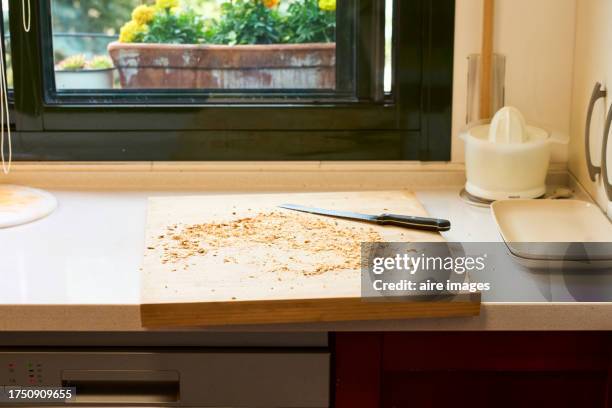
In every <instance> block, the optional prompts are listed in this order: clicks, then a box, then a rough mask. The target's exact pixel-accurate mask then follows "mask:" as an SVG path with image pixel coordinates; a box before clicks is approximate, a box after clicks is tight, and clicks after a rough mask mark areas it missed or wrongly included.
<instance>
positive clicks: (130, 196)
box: [0, 187, 612, 330]
mask: <svg viewBox="0 0 612 408" xmlns="http://www.w3.org/2000/svg"><path fill="white" fill-rule="evenodd" d="M460 189H461V188H460V187H446V188H431V189H427V188H419V189H416V193H417V196H418V198H419V199H420V200H421V202H422V203H423V204H424V206H425V207H426V209H427V210H428V212H429V214H430V215H432V216H435V217H440V218H447V219H449V220H450V221H451V222H452V225H453V228H452V230H451V231H449V232H448V233H444V235H445V237H446V238H447V240H448V241H452V242H501V238H500V235H499V233H498V231H497V227H496V225H495V222H494V220H493V218H492V217H491V214H490V210H489V209H486V208H479V207H475V206H472V205H469V204H466V203H465V202H463V201H462V200H461V199H460V198H459V190H460ZM50 191H51V192H52V193H53V194H55V195H56V197H57V199H58V201H59V207H58V209H57V211H56V212H55V213H53V214H52V215H51V216H49V217H47V218H45V219H43V220H40V221H37V222H34V223H31V224H28V225H23V226H19V227H15V228H10V229H4V230H0V254H1V260H2V263H1V264H0V279H1V282H2V285H0V330H38V329H40V330H64V329H68V328H70V329H73V330H76V329H82V330H141V329H140V327H139V325H138V304H139V298H140V281H139V276H140V271H139V268H140V262H141V257H142V252H143V249H144V226H145V216H146V205H147V198H148V197H149V196H161V195H190V194H211V193H210V192H206V193H202V192H194V191H183V192H181V191H171V192H169V191H137V192H136V191H125V190H119V191H111V190H90V191H84V190H68V189H50ZM580 198H585V197H580ZM496 273H498V275H496V276H495V277H492V281H493V282H495V284H496V285H497V287H500V288H501V287H504V288H506V289H507V290H506V289H504V290H500V291H497V292H495V293H483V296H482V300H483V313H482V315H481V316H480V317H479V318H470V319H467V320H466V319H438V320H437V321H435V322H433V321H429V322H425V321H420V322H414V321H413V322H403V323H401V322H400V323H398V322H366V323H363V325H361V326H355V324H358V323H350V322H346V323H341V324H318V325H316V326H307V325H294V326H293V327H294V328H295V329H296V330H311V329H313V328H315V329H317V330H355V329H357V330H361V329H363V330H401V329H412V328H414V329H428V330H441V329H444V328H447V329H449V330H456V329H461V328H462V327H464V328H465V329H512V328H516V329H519V328H523V329H528V328H531V329H532V330H533V329H538V328H541V329H564V328H565V329H571V328H574V329H580V328H587V329H599V330H602V329H606V328H607V329H612V304H609V303H587V302H580V299H579V296H578V298H576V293H581V292H580V291H582V292H585V291H586V292H589V291H600V292H601V290H602V288H601V286H602V284H609V287H611V288H612V280H609V279H608V278H607V277H603V278H602V277H593V276H590V277H589V276H582V277H576V278H574V281H573V282H568V280H567V277H566V276H563V275H554V274H534V273H529V272H525V271H518V272H517V271H497V272H496ZM576 288H578V289H576ZM606 290H607V289H606ZM606 293H608V292H606ZM611 296H612V295H611ZM512 305H514V306H512ZM568 306H578V307H579V309H580V310H584V312H579V310H578V308H574V309H573V311H571V312H570V311H568V310H567V307H568ZM511 307H514V309H512V308H511ZM528 307H531V309H528ZM544 307H545V308H544ZM558 308H562V309H559V310H558V312H554V310H557V309H558ZM512 310H514V311H516V316H514V315H512V312H511V311H512ZM528 311H531V312H528ZM536 311H540V312H541V313H543V315H542V316H544V315H546V316H548V317H546V319H548V321H546V322H540V323H538V321H537V319H536V320H535V321H534V320H533V319H534V318H536V317H537V316H538V313H540V312H536ZM526 312H527V313H532V315H531V316H525V313H526ZM495 313H498V314H495ZM533 313H535V314H533ZM555 313H556V314H555ZM581 313H585V314H587V313H588V316H583V315H582V314H581ZM2 315H4V317H2ZM501 316H505V319H506V320H504V321H500V320H499V319H500V318H501ZM572 316H574V320H572V321H571V322H569V321H568V320H567V319H569V318H571V317H572ZM542 318H545V317H542ZM75 319H77V320H78V319H81V320H82V321H79V322H77V321H75ZM521 319H524V320H521ZM555 319H556V320H555ZM66 320H70V321H69V322H67V321H66ZM83 320H84V321H83ZM521 321H524V324H521ZM555 321H557V322H558V323H555ZM563 322H565V323H566V325H565V326H563ZM538 324H539V325H538ZM283 326H284V327H285V329H286V328H288V327H292V326H291V325H289V326H287V325H283ZM283 326H281V327H283ZM602 326H605V327H602ZM260 329H265V328H264V327H262V328H260Z"/></svg>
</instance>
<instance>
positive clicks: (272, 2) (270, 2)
mask: <svg viewBox="0 0 612 408" xmlns="http://www.w3.org/2000/svg"><path fill="white" fill-rule="evenodd" d="M278 3H280V0H263V4H264V6H266V7H267V8H269V9H271V8H274V7H276V6H278Z"/></svg>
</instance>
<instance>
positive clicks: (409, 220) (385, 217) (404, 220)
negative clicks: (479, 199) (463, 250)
mask: <svg viewBox="0 0 612 408" xmlns="http://www.w3.org/2000/svg"><path fill="white" fill-rule="evenodd" d="M279 207H280V208H284V209H286V210H292V211H300V212H305V213H309V214H316V215H323V216H327V217H334V218H342V219H345V220H353V221H361V222H369V223H373V224H378V225H393V226H396V227H402V228H410V229H419V230H426V231H438V232H441V231H449V230H450V229H451V223H450V221H448V220H443V219H440V218H428V217H415V216H412V215H398V214H380V215H370V214H360V213H355V212H350V211H338V210H327V209H324V208H315V207H306V206H303V205H296V204H282V205H279Z"/></svg>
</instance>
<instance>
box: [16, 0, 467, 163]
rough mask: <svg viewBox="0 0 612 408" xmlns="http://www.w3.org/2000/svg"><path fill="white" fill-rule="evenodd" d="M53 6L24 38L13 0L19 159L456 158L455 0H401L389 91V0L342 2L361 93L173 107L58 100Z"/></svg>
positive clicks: (38, 11)
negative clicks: (385, 87)
mask: <svg viewBox="0 0 612 408" xmlns="http://www.w3.org/2000/svg"><path fill="white" fill-rule="evenodd" d="M50 2H51V0H40V1H38V2H35V4H33V7H32V24H31V30H30V32H29V33H26V32H25V31H24V30H23V28H22V26H21V25H22V21H21V12H22V10H21V2H10V4H9V8H10V9H9V10H10V14H9V18H10V31H11V45H12V62H13V72H14V79H13V81H14V89H15V98H14V99H15V112H14V117H15V128H16V129H15V130H16V131H15V135H14V142H15V146H14V152H15V158H16V160H62V161H64V160H65V161H107V160H109V161H129V160H146V161H150V160H177V161H181V160H422V161H432V160H435V161H446V160H449V159H450V145H451V113H452V109H451V107H452V80H453V46H454V12H455V1H454V0H394V37H393V38H394V40H393V56H394V58H393V60H394V62H393V65H394V69H393V92H392V93H391V94H385V93H384V90H383V78H384V77H383V74H384V45H385V43H384V24H385V20H384V19H385V1H384V0H338V2H339V3H341V2H344V4H345V6H343V7H341V6H339V9H338V10H339V12H340V13H347V15H348V16H351V17H352V18H355V21H353V23H354V26H355V30H356V33H357V36H356V40H357V47H356V49H357V57H356V64H352V65H355V66H354V67H351V68H354V69H356V75H355V76H354V78H356V84H355V86H356V93H355V97H354V98H344V99H341V98H335V99H334V98H329V99H325V98H314V99H313V98H311V99H309V98H308V97H307V96H306V97H304V98H302V99H292V100H291V102H289V103H284V102H282V101H278V100H276V101H275V100H269V99H261V100H249V101H240V102H238V103H232V102H231V101H230V102H228V101H225V100H223V101H219V100H217V99H214V98H210V99H207V100H204V99H198V98H192V99H191V101H189V102H186V101H183V100H180V101H179V103H176V100H175V99H171V100H169V99H165V96H164V93H163V92H159V93H156V94H155V95H151V94H146V95H144V97H141V98H139V97H138V93H136V94H135V95H136V96H135V97H133V98H123V95H120V96H112V95H110V97H105V96H104V95H102V96H100V95H97V96H96V97H95V98H90V99H94V100H95V103H85V102H86V99H82V98H83V96H82V95H78V94H75V95H68V96H65V95H62V96H61V97H55V96H54V95H53V94H52V93H50V92H49V91H50V89H49V87H48V84H49V83H50V81H52V79H50V78H49V75H52V74H53V72H52V70H47V71H46V72H45V70H44V69H43V67H45V66H49V61H48V58H49V55H50V53H49V44H50V42H51V32H50V29H51V15H50ZM33 3H34V2H33ZM346 4H349V5H352V6H353V7H349V6H346ZM342 10H345V11H342ZM351 13H353V14H351ZM347 15H345V16H344V18H347ZM339 18H341V16H339ZM51 56H52V55H51ZM338 65H342V62H341V60H338ZM50 66H51V67H52V66H53V65H52V61H51V65H50ZM132 96H133V95H132ZM166 96H170V97H171V96H172V93H171V92H170V93H168V95H166ZM79 98H81V99H79ZM117 98H120V99H117ZM121 98H123V99H121Z"/></svg>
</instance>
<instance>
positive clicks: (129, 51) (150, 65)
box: [108, 0, 336, 89]
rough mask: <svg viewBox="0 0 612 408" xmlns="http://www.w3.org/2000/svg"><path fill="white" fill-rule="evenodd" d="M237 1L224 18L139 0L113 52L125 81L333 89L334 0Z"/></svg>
mask: <svg viewBox="0 0 612 408" xmlns="http://www.w3.org/2000/svg"><path fill="white" fill-rule="evenodd" d="M283 1H287V2H288V4H286V7H284V8H283V11H282V12H281V11H280V10H279V8H280V7H279V0H230V1H228V2H225V3H223V4H222V5H221V16H220V18H218V19H212V18H205V17H203V16H199V15H197V14H196V13H195V12H193V11H191V10H183V9H180V8H178V1H176V0H157V2H156V4H155V6H147V5H143V6H139V7H137V8H136V9H135V10H134V11H133V13H132V20H131V21H130V22H128V23H127V24H125V25H124V26H123V27H122V29H121V35H120V38H119V41H117V42H113V43H111V44H109V46H108V51H109V53H110V55H111V57H112V59H113V61H114V63H115V66H116V67H117V69H118V72H119V78H120V81H121V86H122V87H123V88H191V89H232V88H233V89H287V88H289V89H333V88H335V84H336V44H335V24H336V17H335V7H336V3H335V0H283Z"/></svg>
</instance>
